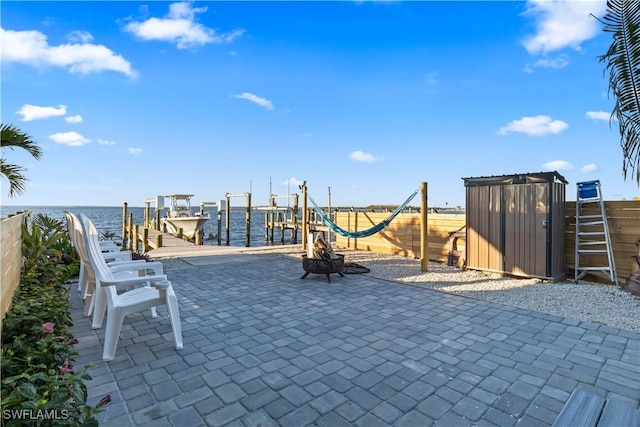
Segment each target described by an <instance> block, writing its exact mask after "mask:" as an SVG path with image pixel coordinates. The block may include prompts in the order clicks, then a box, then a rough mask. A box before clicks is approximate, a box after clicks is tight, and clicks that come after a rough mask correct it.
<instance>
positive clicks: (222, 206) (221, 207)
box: [200, 200, 227, 246]
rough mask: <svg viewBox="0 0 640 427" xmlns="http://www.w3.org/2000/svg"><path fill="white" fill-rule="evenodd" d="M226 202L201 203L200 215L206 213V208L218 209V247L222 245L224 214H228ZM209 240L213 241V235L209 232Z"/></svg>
mask: <svg viewBox="0 0 640 427" xmlns="http://www.w3.org/2000/svg"><path fill="white" fill-rule="evenodd" d="M226 206H227V204H226V202H225V201H224V200H218V201H217V202H200V215H203V214H204V213H205V210H206V208H216V209H217V211H218V214H217V219H218V232H217V233H216V236H217V239H218V246H221V245H222V212H226ZM209 239H210V240H213V235H212V233H211V232H209Z"/></svg>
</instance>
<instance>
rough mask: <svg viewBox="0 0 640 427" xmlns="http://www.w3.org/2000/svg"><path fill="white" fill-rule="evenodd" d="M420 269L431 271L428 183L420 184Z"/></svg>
mask: <svg viewBox="0 0 640 427" xmlns="http://www.w3.org/2000/svg"><path fill="white" fill-rule="evenodd" d="M420 199H421V203H420V270H421V271H429V243H428V234H429V228H428V226H427V183H426V182H423V183H421V184H420Z"/></svg>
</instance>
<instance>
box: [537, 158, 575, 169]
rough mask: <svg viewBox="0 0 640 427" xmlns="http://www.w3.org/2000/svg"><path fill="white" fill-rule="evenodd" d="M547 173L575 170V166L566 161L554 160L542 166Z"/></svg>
mask: <svg viewBox="0 0 640 427" xmlns="http://www.w3.org/2000/svg"><path fill="white" fill-rule="evenodd" d="M542 169H543V170H545V171H561V170H569V169H573V165H572V164H571V163H569V162H567V161H566V160H552V161H550V162H547V163H545V164H543V165H542Z"/></svg>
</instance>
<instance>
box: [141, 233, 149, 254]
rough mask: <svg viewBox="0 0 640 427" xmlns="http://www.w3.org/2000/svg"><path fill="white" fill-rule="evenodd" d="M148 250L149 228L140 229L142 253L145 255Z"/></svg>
mask: <svg viewBox="0 0 640 427" xmlns="http://www.w3.org/2000/svg"><path fill="white" fill-rule="evenodd" d="M148 250H149V227H145V228H143V229H142V252H143V253H145V252H147V251H148Z"/></svg>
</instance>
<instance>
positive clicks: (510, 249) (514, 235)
mask: <svg viewBox="0 0 640 427" xmlns="http://www.w3.org/2000/svg"><path fill="white" fill-rule="evenodd" d="M548 192H549V187H548V185H546V184H521V185H507V186H505V187H504V197H505V198H504V201H505V205H504V212H505V217H504V226H505V228H504V233H505V234H504V249H505V251H504V271H505V272H506V273H510V274H513V275H525V276H537V277H546V276H547V247H548V246H547V224H548V220H549V204H548V200H549V193H548Z"/></svg>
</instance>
